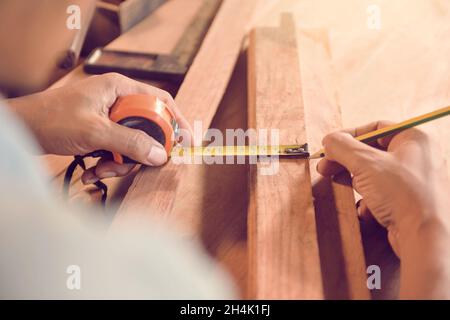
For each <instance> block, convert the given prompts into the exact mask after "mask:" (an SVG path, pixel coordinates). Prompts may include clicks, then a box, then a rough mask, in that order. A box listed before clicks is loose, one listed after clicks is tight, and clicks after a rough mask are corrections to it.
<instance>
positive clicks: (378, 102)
mask: <svg viewBox="0 0 450 320" xmlns="http://www.w3.org/2000/svg"><path fill="white" fill-rule="evenodd" d="M373 3H375V4H377V5H378V6H379V9H380V13H381V16H380V17H381V28H380V29H379V30H376V29H375V30H374V29H371V28H369V27H368V25H367V20H368V18H369V16H368V12H367V8H368V6H369V5H370V4H373ZM200 5H201V0H170V1H169V2H168V3H167V4H165V5H163V6H162V7H161V8H160V9H159V10H157V12H156V13H155V14H154V15H152V16H151V17H149V18H147V19H146V20H145V21H143V22H142V23H141V24H140V25H138V26H137V27H135V28H133V29H132V30H130V31H129V32H128V33H127V34H125V35H123V36H122V37H121V38H119V39H117V40H115V41H114V42H113V43H112V44H111V48H115V49H128V50H139V51H153V52H155V51H156V52H162V53H167V52H170V50H171V49H173V47H174V46H175V44H176V42H177V41H178V39H179V37H180V36H181V35H182V33H183V30H184V28H185V27H186V26H187V25H188V23H189V22H190V19H192V17H193V16H194V15H195V12H196V10H197V9H198V8H199V7H200ZM283 12H290V13H292V14H294V16H295V20H296V22H297V27H298V37H297V38H298V47H299V50H298V51H299V59H300V60H299V61H300V66H301V69H302V72H303V73H302V79H303V86H302V95H303V102H304V108H305V114H306V123H305V124H306V135H307V136H308V137H311V140H310V141H309V142H310V145H311V148H312V149H316V148H318V147H319V144H320V139H319V138H318V136H319V132H320V133H321V134H322V133H326V132H329V131H332V130H334V129H337V128H338V127H340V126H337V127H335V128H334V127H333V126H330V121H329V120H330V119H329V118H328V117H329V113H328V112H327V110H328V109H327V108H326V107H325V106H329V105H332V106H338V107H339V108H340V110H341V115H340V117H341V119H338V120H336V121H338V122H341V121H342V125H343V126H344V127H353V126H358V125H361V124H365V123H368V122H371V121H373V120H376V119H387V120H393V121H398V120H401V119H405V118H408V117H411V116H414V115H417V114H420V113H423V112H425V111H429V110H432V109H435V108H438V107H442V106H445V105H450V60H449V59H448V57H449V56H450V42H449V41H448V39H449V38H450V23H449V21H450V4H449V3H448V2H446V1H438V0H436V1H429V0H397V1H389V0H378V1H360V0H343V1H331V0H317V1H307V0H280V1H260V5H259V6H258V8H257V10H256V12H255V16H254V19H253V20H252V21H249V22H251V23H252V24H253V25H255V26H272V27H275V26H277V25H278V23H279V17H280V14H281V13H283ZM173 17H176V19H173ZM318 52H319V53H320V54H316V53H318ZM274 59H276V57H274ZM246 71H247V61H246V58H245V54H242V56H241V58H240V60H239V62H238V64H237V66H236V69H235V70H234V74H233V76H232V80H231V81H230V84H229V87H228V89H227V91H226V94H225V96H224V98H223V100H222V102H221V104H220V106H219V109H218V112H217V113H216V116H215V118H214V119H213V122H212V127H216V128H219V129H221V130H224V129H225V128H245V126H246V123H247V119H246V108H247V96H246V92H247V88H246V78H247V73H246ZM84 77H86V75H85V74H84V73H83V72H82V70H81V69H76V70H74V71H73V72H72V73H71V74H69V75H68V76H67V77H65V78H64V79H62V80H61V81H60V82H58V83H57V84H56V86H60V85H64V84H68V83H72V82H74V81H76V80H78V79H82V78H84ZM305 77H306V79H307V81H305ZM155 85H159V86H162V87H166V85H167V84H162V83H160V84H157V83H155ZM169 89H171V88H169ZM322 107H323V109H322ZM321 110H323V112H322V111H321ZM323 120H326V121H323ZM424 127H425V128H427V129H431V128H434V131H436V132H437V134H438V135H440V137H442V138H441V139H442V148H443V150H444V152H445V153H446V155H447V159H450V144H449V143H448V137H449V136H450V126H449V125H448V121H447V122H446V120H440V121H438V122H435V123H433V124H428V125H426V126H424ZM444 137H447V139H445V138H444ZM45 160H46V163H47V164H48V166H49V167H50V172H51V174H52V175H53V176H56V178H55V183H56V185H57V186H60V183H61V173H62V172H63V170H64V167H65V166H66V165H67V163H68V161H70V159H68V158H64V157H54V156H47V157H45ZM310 167H311V175H312V180H313V186H312V187H313V192H314V193H315V194H320V191H321V190H320V185H321V184H320V177H318V175H317V173H316V172H315V169H314V168H315V162H312V163H311V166H310ZM247 172H248V167H247V166H242V165H241V166H239V165H236V166H207V167H199V168H196V169H194V170H191V171H190V173H189V175H188V176H187V177H186V179H193V180H192V181H194V182H195V183H196V184H197V185H198V187H197V188H196V192H197V194H196V195H195V197H194V198H193V199H192V201H194V202H193V204H192V203H191V204H190V205H189V206H188V205H186V203H188V202H187V201H185V202H184V203H185V205H183V204H178V208H176V210H177V212H183V210H186V209H189V208H193V207H194V208H197V209H198V208H200V210H201V212H198V221H197V222H196V223H197V229H196V231H195V233H196V236H199V237H200V238H201V239H202V241H203V243H204V244H205V247H206V248H207V250H208V252H209V253H210V254H211V255H212V256H214V257H215V258H216V259H217V260H218V261H219V262H221V263H222V264H223V265H224V266H225V267H226V268H228V270H230V272H231V273H232V274H233V276H234V278H235V280H236V282H237V283H238V284H239V286H240V288H241V293H242V296H244V297H245V296H246V294H247V281H246V279H247V274H246V273H247V225H246V219H247V206H248V194H247V187H248V180H247ZM131 181H132V177H131V178H127V179H124V180H120V179H116V180H112V181H109V182H108V183H109V184H110V185H111V187H112V188H113V194H115V193H116V192H115V191H117V193H116V197H113V199H114V200H116V201H120V199H121V196H122V195H123V193H124V191H126V190H127V189H128V186H129V185H130V184H131ZM211 181H216V182H217V181H220V184H211V183H210V182H211ZM207 182H208V185H207ZM236 186H238V187H236ZM74 190H75V193H77V194H78V195H79V196H80V198H83V199H86V197H85V196H86V195H88V198H89V197H90V193H89V194H88V193H86V192H85V189H84V188H83V187H82V186H81V185H80V183H79V181H78V182H77V184H76V187H74ZM180 197H185V198H186V199H187V198H188V197H189V195H183V194H181V195H180ZM144 214H145V212H144ZM316 214H317V212H316ZM317 221H318V222H317V223H318V224H319V225H318V226H317V228H318V232H319V233H320V231H321V230H322V229H321V225H320V223H324V221H323V219H322V220H321V219H320V217H318V219H317ZM322 226H324V225H323V224H322ZM352 230H354V229H352ZM361 231H362V233H363V243H364V248H365V258H366V264H367V265H370V264H378V265H379V266H380V267H381V270H382V274H383V278H382V279H383V283H382V284H383V286H382V290H375V291H372V292H371V293H372V297H374V298H392V297H395V295H396V291H397V288H398V261H397V260H396V259H395V256H394V255H393V253H392V251H391V250H390V249H389V246H388V244H387V241H386V235H385V234H384V232H383V230H381V229H380V228H378V227H377V226H373V225H363V226H362V230H361ZM319 236H320V235H319ZM346 236H349V235H348V234H347V235H346ZM323 239H325V240H326V241H328V240H329V239H332V237H331V238H327V237H324V238H322V240H323ZM327 239H328V240H327ZM325 240H324V241H325ZM324 243H325V242H323V241H322V242H321V239H320V238H319V251H321V254H322V255H321V258H323V257H324V255H323V254H325V253H326V252H329V250H330V249H329V248H327V246H326V243H325V244H324ZM327 250H328V251H327ZM325 257H326V256H325ZM330 261H332V260H330ZM324 269H325V270H327V268H322V273H323V272H324ZM331 269H332V266H331V265H329V266H328V270H329V271H330V272H332V270H331ZM327 276H328V277H327ZM331 278H333V277H331ZM331 278H330V277H329V275H325V279H331ZM338 278H339V274H338V276H337V277H334V278H333V279H334V280H333V281H338V280H336V279H338ZM330 281H331V280H330ZM338 287H339V286H337V285H336V286H333V285H330V286H328V287H325V288H324V289H325V291H326V290H327V288H328V289H329V290H335V289H336V288H338ZM336 296H337V297H339V295H338V294H333V292H328V294H327V292H325V297H336Z"/></svg>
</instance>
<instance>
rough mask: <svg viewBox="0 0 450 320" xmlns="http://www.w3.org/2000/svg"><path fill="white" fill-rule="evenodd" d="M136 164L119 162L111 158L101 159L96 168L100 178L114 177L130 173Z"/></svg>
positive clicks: (96, 173)
mask: <svg viewBox="0 0 450 320" xmlns="http://www.w3.org/2000/svg"><path fill="white" fill-rule="evenodd" d="M135 167H136V165H135V164H131V163H124V164H119V163H116V162H114V161H111V160H103V159H102V160H100V161H99V162H98V163H97V166H96V168H95V175H96V176H97V177H99V178H100V179H107V178H113V177H123V176H126V175H128V174H129V173H130V172H131V171H132V170H133V169H134V168H135Z"/></svg>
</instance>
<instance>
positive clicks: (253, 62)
mask: <svg viewBox="0 0 450 320" xmlns="http://www.w3.org/2000/svg"><path fill="white" fill-rule="evenodd" d="M248 79H249V80H248V81H249V127H251V128H256V129H278V130H280V131H279V134H280V144H294V143H302V142H305V141H306V138H307V137H306V131H305V113H304V107H303V101H302V95H301V92H302V87H301V77H300V67H299V62H298V53H297V45H296V30H295V24H294V22H293V20H292V17H291V16H290V15H284V16H283V19H282V23H281V27H279V28H258V29H255V30H254V31H253V32H252V34H251V37H250V47H249V75H248ZM262 166H264V165H262V164H258V165H256V166H253V167H252V168H251V171H250V178H251V179H250V204H249V217H248V225H249V231H248V232H249V234H248V241H249V290H250V291H249V292H250V297H252V298H257V299H320V298H323V290H322V275H321V271H320V260H319V249H318V243H317V235H316V233H317V232H316V222H315V216H314V207H313V202H312V187H311V178H310V172H309V162H308V160H304V159H303V160H302V159H300V160H286V161H283V160H281V161H280V163H279V172H278V173H276V174H274V175H263V174H262V172H261V171H260V170H261V168H262Z"/></svg>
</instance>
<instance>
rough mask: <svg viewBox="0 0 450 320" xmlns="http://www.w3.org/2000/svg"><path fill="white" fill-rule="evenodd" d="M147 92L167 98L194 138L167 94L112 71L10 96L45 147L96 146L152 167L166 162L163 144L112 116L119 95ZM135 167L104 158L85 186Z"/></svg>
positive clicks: (83, 150)
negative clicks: (69, 84) (52, 87)
mask: <svg viewBox="0 0 450 320" xmlns="http://www.w3.org/2000/svg"><path fill="white" fill-rule="evenodd" d="M132 94H149V95H152V96H156V97H158V98H159V99H161V100H162V101H164V102H165V103H166V104H167V105H168V106H169V107H170V108H171V109H172V110H173V112H174V114H175V116H176V118H177V121H178V123H179V125H180V127H181V128H182V129H185V130H184V131H187V132H188V133H189V135H190V138H192V130H191V129H190V126H189V124H188V122H187V121H186V120H185V119H184V118H183V116H182V115H181V112H180V111H179V110H178V108H177V107H176V105H175V102H174V100H173V99H172V97H171V96H170V94H169V93H167V92H165V91H163V90H160V89H158V88H155V87H152V86H149V85H146V84H143V83H140V82H137V81H134V80H131V79H129V78H127V77H124V76H122V75H119V74H115V73H110V74H105V75H100V76H93V77H90V78H88V79H86V80H83V81H80V82H78V83H76V84H74V85H71V86H66V87H62V88H58V89H53V90H48V91H44V92H41V93H38V94H34V95H31V96H27V97H23V98H17V99H11V100H9V101H8V103H9V104H10V105H11V106H12V108H13V110H14V111H16V112H17V113H18V114H19V115H20V116H21V118H22V119H23V120H24V121H25V122H26V124H27V125H28V126H29V128H30V129H31V130H32V132H33V133H34V135H35V136H36V138H37V140H38V142H39V143H40V145H41V147H42V148H43V150H44V151H45V152H47V153H52V154H58V155H84V154H88V153H90V152H93V151H96V150H108V151H111V152H117V153H120V154H123V155H125V156H127V157H129V158H131V159H134V160H136V161H138V162H139V163H143V164H146V165H149V166H160V165H163V164H164V163H166V162H167V153H166V151H165V149H164V147H163V146H162V145H161V144H159V143H158V142H157V141H156V140H155V139H153V138H152V137H150V136H148V135H147V134H145V133H144V132H142V131H139V130H133V129H129V128H126V127H123V126H120V125H118V124H116V123H114V122H112V121H111V120H110V119H109V109H110V107H111V106H112V105H113V104H114V102H115V101H116V99H117V98H118V97H121V96H127V95H132ZM133 167H134V165H130V164H122V165H121V164H117V163H115V162H113V161H107V160H104V159H102V160H100V161H99V162H98V164H97V166H96V167H94V168H91V169H89V170H87V171H86V172H85V173H84V174H83V177H82V181H83V182H84V183H86V184H88V183H94V182H96V181H97V180H99V179H103V178H110V177H115V176H124V175H126V174H128V173H129V172H130V171H131V170H132V169H133Z"/></svg>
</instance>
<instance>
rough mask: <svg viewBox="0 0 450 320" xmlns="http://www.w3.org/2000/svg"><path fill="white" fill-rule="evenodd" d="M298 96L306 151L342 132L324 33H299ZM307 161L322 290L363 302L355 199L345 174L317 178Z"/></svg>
mask: <svg viewBox="0 0 450 320" xmlns="http://www.w3.org/2000/svg"><path fill="white" fill-rule="evenodd" d="M299 47H300V49H301V50H299V51H300V62H301V70H302V72H301V76H302V84H303V88H302V96H303V102H304V105H305V114H306V131H307V136H308V142H309V144H310V147H311V150H312V151H315V150H319V149H320V148H321V147H322V138H323V137H324V136H325V135H326V134H328V133H331V132H334V131H337V130H340V129H342V119H341V110H340V107H339V105H338V103H337V97H336V92H335V86H334V81H333V76H332V69H331V57H330V52H329V50H328V48H329V41H328V33H327V32H325V31H324V30H308V31H307V32H306V31H303V32H301V33H300V34H299ZM317 163H318V161H317V160H313V161H311V163H310V165H311V168H314V169H312V170H311V177H312V183H313V197H314V207H315V211H316V223H317V236H318V240H319V252H320V262H321V269H322V277H323V288H324V293H325V298H327V299H369V298H370V294H369V290H368V289H367V285H366V280H367V274H366V262H365V259H364V251H363V246H362V240H361V230H360V226H359V219H358V217H357V212H356V207H355V197H354V193H353V188H352V186H351V179H350V176H349V174H348V173H343V174H340V175H339V176H336V177H334V178H333V179H328V178H324V177H322V176H320V175H319V174H318V173H317V171H316V170H315V167H316V165H317Z"/></svg>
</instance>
